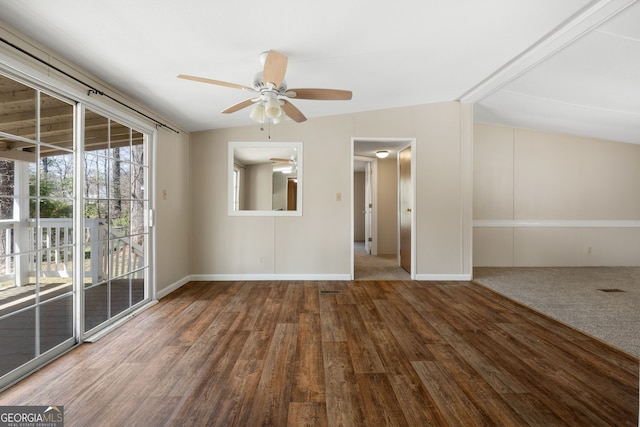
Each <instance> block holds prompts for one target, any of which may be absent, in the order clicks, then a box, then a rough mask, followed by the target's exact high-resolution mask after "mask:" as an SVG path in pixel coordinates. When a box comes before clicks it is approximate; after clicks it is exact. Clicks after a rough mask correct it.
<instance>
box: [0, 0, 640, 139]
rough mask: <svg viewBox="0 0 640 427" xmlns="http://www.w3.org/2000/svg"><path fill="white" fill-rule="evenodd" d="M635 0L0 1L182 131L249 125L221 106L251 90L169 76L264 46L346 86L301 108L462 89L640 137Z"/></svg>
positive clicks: (226, 64) (325, 84) (560, 125)
mask: <svg viewBox="0 0 640 427" xmlns="http://www.w3.org/2000/svg"><path fill="white" fill-rule="evenodd" d="M634 2H635V0H598V1H588V0H563V1H558V0H518V1H513V0H484V1H478V0H397V1H395V2H393V3H387V2H381V1H371V0H367V1H350V2H348V1H343V0H325V1H322V2H303V1H295V0H272V1H270V2H260V1H256V0H235V1H227V2H221V1H218V2H214V1H210V0H182V1H180V2H177V1H171V0H135V1H131V0H127V1H125V0H109V1H104V2H97V1H86V0H57V1H51V0H29V1H24V0H2V15H1V19H2V20H4V21H5V22H6V23H8V25H9V26H10V27H14V28H16V29H17V30H19V31H20V32H22V33H24V34H26V35H27V36H29V37H31V38H33V39H35V40H36V41H37V42H39V43H41V44H43V45H45V46H47V47H48V48H50V49H52V50H53V51H55V52H57V53H58V54H59V55H60V56H62V57H64V58H67V59H68V60H70V61H72V62H73V63H76V64H78V65H79V66H80V67H82V68H84V69H86V70H88V71H90V72H91V73H93V74H95V75H97V76H98V77H100V78H102V79H103V80H105V81H106V82H108V83H109V84H111V85H112V86H114V87H116V88H117V89H119V90H121V91H122V92H124V93H127V94H129V95H130V96H131V97H133V98H134V99H136V100H137V101H138V102H139V103H140V104H141V105H143V106H145V107H148V108H150V109H152V110H153V111H156V112H157V113H159V114H161V115H162V117H163V118H165V119H166V120H169V121H170V122H171V123H174V124H176V125H177V126H180V127H182V128H184V129H186V130H189V131H198V130H205V129H214V128H223V127H231V126H240V125H247V124H252V123H253V122H252V121H251V120H250V119H249V118H248V113H249V110H248V109H246V110H241V111H239V112H237V113H234V114H230V115H223V114H220V111H221V110H223V109H224V108H226V107H228V106H230V105H232V104H235V103H237V102H239V101H242V100H243V99H245V98H247V97H248V95H247V92H244V91H242V90H238V89H232V88H227V87H220V86H213V85H205V84H202V83H196V82H192V81H187V80H182V79H178V78H176V76H177V75H178V74H181V73H182V74H190V75H196V76H202V77H207V78H212V79H217V80H223V81H228V82H233V83H237V84H242V85H248V86H251V82H252V78H253V75H254V74H255V73H256V72H257V71H260V68H261V65H260V62H259V59H258V58H259V54H260V52H263V51H266V50H269V49H275V50H278V51H280V52H282V53H284V54H285V55H287V56H288V57H289V66H288V70H287V76H286V80H287V83H288V85H289V87H321V88H335V89H349V90H352V91H353V99H352V100H351V101H309V100H297V101H295V102H294V103H295V105H296V106H297V107H298V108H299V109H300V110H302V112H303V113H304V114H305V115H306V116H307V117H309V118H311V117H317V116H326V115H334V114H344V113H351V112H358V111H369V110H377V109H383V108H392V107H399V106H408V105H418V104H425V103H431V102H442V101H450V100H463V101H467V102H477V103H478V105H477V108H476V117H477V120H480V121H488V122H494V123H503V124H513V125H517V126H524V127H529V128H539V129H549V130H558V131H563V132H569V133H577V134H587V135H592V136H597V137H602V138H609V139H614V140H619V141H627V142H634V143H640V131H639V130H640V129H639V127H638V126H639V123H640V92H639V90H640V25H638V23H640V11H639V9H640V6H638V5H637V4H633V3H634ZM629 4H633V5H632V6H630V7H629V8H628V9H627V10H626V11H624V13H623V14H622V15H619V16H617V17H615V18H614V19H613V20H611V21H609V22H607V23H605V24H604V25H602V26H600V27H599V28H597V29H596V30H595V31H590V32H589V33H588V35H587V36H585V37H583V38H580V39H579V40H577V41H576V42H575V43H572V44H571V46H570V47H567V48H565V49H563V50H561V51H559V52H558V53H556V54H555V55H550V54H551V53H553V52H554V51H555V50H557V49H558V48H559V46H563V45H564V44H566V43H567V42H568V41H571V40H573V39H574V38H576V37H578V36H579V35H580V34H581V33H582V32H585V31H589V30H591V29H592V27H594V26H596V25H597V24H599V22H600V21H602V20H603V19H605V18H606V17H608V16H609V15H612V14H615V12H616V11H617V10H619V9H622V8H624V7H625V6H627V5H629ZM576 22H578V23H579V25H577V26H576V25H574V24H575V23H576ZM574 27H575V28H577V30H576V29H575V28H574ZM558 34H560V36H558ZM558 40H559V41H558ZM547 57H548V58H547ZM544 58H547V60H546V61H544V62H542V63H541V64H539V65H535V64H536V63H537V62H538V61H539V60H541V59H544Z"/></svg>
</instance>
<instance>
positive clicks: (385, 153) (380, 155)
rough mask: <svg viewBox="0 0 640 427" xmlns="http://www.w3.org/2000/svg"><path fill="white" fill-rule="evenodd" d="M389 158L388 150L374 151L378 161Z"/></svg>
mask: <svg viewBox="0 0 640 427" xmlns="http://www.w3.org/2000/svg"><path fill="white" fill-rule="evenodd" d="M388 156H389V151H388V150H379V151H376V157H377V158H379V159H384V158H386V157H388Z"/></svg>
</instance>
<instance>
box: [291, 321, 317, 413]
mask: <svg viewBox="0 0 640 427" xmlns="http://www.w3.org/2000/svg"><path fill="white" fill-rule="evenodd" d="M299 320H300V321H299V322H298V344H297V346H296V357H295V365H294V369H293V376H294V382H293V389H292V391H291V399H290V400H291V401H292V402H324V401H325V400H326V395H325V385H324V364H323V361H322V339H321V332H320V329H321V326H320V314H319V313H300V317H299Z"/></svg>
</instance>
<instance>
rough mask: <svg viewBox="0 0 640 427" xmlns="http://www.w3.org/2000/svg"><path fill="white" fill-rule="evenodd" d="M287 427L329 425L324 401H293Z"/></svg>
mask: <svg viewBox="0 0 640 427" xmlns="http://www.w3.org/2000/svg"><path fill="white" fill-rule="evenodd" d="M287 427H329V421H328V420H327V406H326V405H325V403H324V402H291V403H290V404H289V419H288V420H287Z"/></svg>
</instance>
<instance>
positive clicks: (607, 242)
mask: <svg viewBox="0 0 640 427" xmlns="http://www.w3.org/2000/svg"><path fill="white" fill-rule="evenodd" d="M474 224H475V226H474V245H473V250H474V265H475V266H638V265H640V145H634V144H627V143H617V142H612V141H603V140H597V139H591V138H584V137H577V136H570V135H562V134H555V133H545V132H540V131H533V130H526V129H517V128H510V127H502V126H494V125H486V124H476V125H475V127H474Z"/></svg>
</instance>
